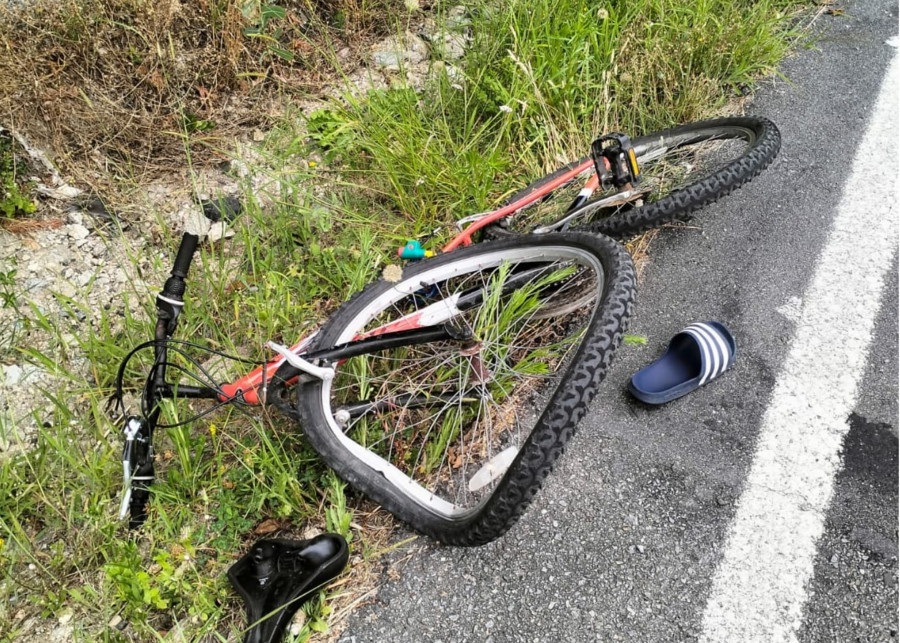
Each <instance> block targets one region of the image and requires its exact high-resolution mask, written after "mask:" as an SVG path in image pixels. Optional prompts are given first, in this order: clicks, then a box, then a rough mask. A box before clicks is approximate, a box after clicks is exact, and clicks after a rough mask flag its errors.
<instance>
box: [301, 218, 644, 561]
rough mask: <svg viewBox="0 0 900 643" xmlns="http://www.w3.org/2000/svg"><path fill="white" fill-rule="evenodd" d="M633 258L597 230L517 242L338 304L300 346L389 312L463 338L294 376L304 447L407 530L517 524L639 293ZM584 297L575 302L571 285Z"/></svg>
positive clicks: (419, 267) (363, 329) (468, 254)
mask: <svg viewBox="0 0 900 643" xmlns="http://www.w3.org/2000/svg"><path fill="white" fill-rule="evenodd" d="M634 284H635V278H634V270H633V265H632V263H631V259H630V257H629V256H628V254H627V253H626V252H625V251H624V250H623V249H622V248H621V246H619V245H618V244H616V243H615V242H613V241H612V240H610V239H609V238H607V237H601V236H593V235H586V234H558V235H545V236H529V237H516V238H511V239H506V240H502V241H496V242H491V243H484V244H477V245H474V246H471V247H468V248H462V249H459V250H456V251H453V252H450V253H447V254H445V255H440V256H438V257H435V258H433V259H428V260H425V261H421V262H418V263H415V264H411V265H409V266H407V267H405V268H404V270H403V276H402V278H401V280H400V281H398V282H396V283H392V282H387V281H379V282H378V283H375V284H373V285H371V286H369V287H368V288H367V289H365V290H364V291H362V292H361V293H359V294H358V295H357V296H356V297H354V298H353V299H351V300H350V301H348V302H347V303H346V304H345V305H344V306H343V307H342V308H341V309H339V310H338V312H337V313H336V314H335V315H334V316H333V317H332V318H331V319H330V320H329V321H328V322H327V323H326V324H325V326H324V327H323V328H322V330H321V331H320V332H319V334H318V336H317V340H316V345H315V346H314V347H312V348H311V351H315V350H319V349H324V348H329V347H333V346H337V345H340V344H343V343H346V342H349V341H352V340H353V339H354V338H358V337H360V336H362V335H367V334H368V335H371V334H374V333H376V332H377V330H378V329H382V328H384V327H385V325H387V324H391V323H396V322H397V321H398V320H401V319H402V320H404V323H405V322H406V321H409V320H416V321H417V322H418V323H419V324H420V325H432V324H440V323H447V322H449V323H452V324H454V325H455V326H456V327H457V328H465V329H466V330H467V331H468V336H469V339H467V340H466V341H456V340H453V341H450V340H448V341H441V342H433V343H429V344H420V345H416V346H404V347H401V348H395V349H390V350H386V351H383V352H379V353H375V354H367V355H362V356H357V357H353V358H351V359H349V360H346V361H344V362H342V363H338V364H334V365H333V366H334V367H335V369H336V375H335V378H334V379H333V380H331V381H320V380H316V381H313V382H309V383H305V384H301V385H300V386H299V387H298V392H297V406H298V410H299V414H300V418H301V426H302V428H303V431H304V432H305V433H306V435H307V437H308V439H309V442H310V444H311V445H312V446H313V448H314V449H315V450H316V451H317V452H318V453H319V454H320V455H321V457H322V458H323V459H324V460H325V461H326V462H327V463H328V464H329V465H330V466H331V467H332V468H334V470H335V471H336V472H337V473H338V474H339V475H340V476H341V477H343V478H344V479H345V480H347V481H348V482H350V483H351V484H352V485H353V486H354V487H356V488H357V489H359V490H360V491H362V492H363V493H365V494H367V495H368V496H369V497H371V498H372V499H373V500H375V501H376V502H378V503H379V504H381V505H382V506H383V507H384V508H385V509H387V510H388V511H390V512H391V513H393V514H394V515H395V516H397V517H398V518H399V519H401V520H403V521H405V522H407V523H408V524H410V525H411V526H412V527H413V528H415V529H417V530H419V531H421V532H423V533H425V534H428V535H430V536H432V537H433V538H436V539H437V540H440V541H442V542H445V543H448V544H453V545H480V544H483V543H486V542H489V541H491V540H493V539H495V538H497V537H498V536H500V535H501V534H503V533H504V532H505V531H506V530H507V529H508V528H509V527H510V526H511V525H512V524H513V523H514V522H515V521H516V519H517V518H518V517H519V515H520V514H521V513H522V511H523V510H524V509H525V507H526V506H527V505H528V504H529V502H530V501H531V499H532V497H533V496H534V494H535V493H536V492H537V490H538V488H539V487H540V485H541V483H542V481H543V479H544V478H545V477H546V475H547V474H548V473H549V472H550V470H551V467H552V466H553V463H554V462H555V461H556V459H557V458H558V457H559V456H560V455H561V454H562V452H563V448H564V447H565V444H566V442H567V441H568V440H569V438H570V437H571V436H572V435H573V433H574V431H575V427H576V426H577V424H578V422H579V420H580V419H581V418H582V417H583V415H584V413H585V410H586V407H587V404H588V403H589V402H590V401H591V399H592V398H593V396H594V394H595V393H596V391H597V387H598V385H599V383H600V381H601V380H602V379H603V377H604V376H605V374H606V371H607V369H608V367H609V365H610V363H611V361H612V358H613V354H614V352H615V350H616V348H617V347H618V345H619V343H620V342H621V339H622V335H623V333H624V331H625V327H626V324H627V321H628V318H629V315H630V313H631V309H632V305H633V297H634ZM585 289H586V290H589V291H592V292H593V293H594V296H593V297H588V298H587V299H586V301H585V303H584V304H583V305H581V306H580V307H579V308H578V309H576V310H571V309H570V308H569V307H567V306H564V305H561V303H560V302H561V301H563V300H568V299H571V298H572V297H573V296H574V295H575V294H576V293H574V292H573V291H574V290H578V291H582V290H585Z"/></svg>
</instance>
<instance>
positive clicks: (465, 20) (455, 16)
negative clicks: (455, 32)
mask: <svg viewBox="0 0 900 643" xmlns="http://www.w3.org/2000/svg"><path fill="white" fill-rule="evenodd" d="M471 22H472V21H471V20H469V16H468V15H467V14H466V8H465V7H464V6H462V5H456V6H454V7H450V8H449V9H448V10H447V17H446V18H445V19H444V24H445V25H447V28H448V29H462V28H464V27H468V26H469V25H470V24H471Z"/></svg>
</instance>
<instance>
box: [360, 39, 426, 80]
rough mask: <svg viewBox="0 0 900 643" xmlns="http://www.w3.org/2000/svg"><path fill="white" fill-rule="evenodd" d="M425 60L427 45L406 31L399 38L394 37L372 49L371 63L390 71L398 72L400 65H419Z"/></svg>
mask: <svg viewBox="0 0 900 643" xmlns="http://www.w3.org/2000/svg"><path fill="white" fill-rule="evenodd" d="M427 58H428V45H426V44H425V41H424V40H422V39H421V38H419V37H418V36H416V35H415V34H412V33H410V32H408V31H407V32H406V33H404V34H403V35H402V36H400V37H399V38H398V37H396V36H394V37H391V38H388V39H386V40H382V41H381V42H379V43H377V44H376V45H374V46H373V47H372V62H373V63H375V65H376V66H378V67H384V68H385V69H390V70H392V71H399V70H400V66H401V65H408V64H410V63H419V62H422V61H424V60H426V59H427Z"/></svg>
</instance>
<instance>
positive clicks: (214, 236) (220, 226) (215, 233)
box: [208, 221, 234, 242]
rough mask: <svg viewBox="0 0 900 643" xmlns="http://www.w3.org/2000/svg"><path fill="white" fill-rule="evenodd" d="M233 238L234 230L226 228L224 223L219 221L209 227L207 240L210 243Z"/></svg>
mask: <svg viewBox="0 0 900 643" xmlns="http://www.w3.org/2000/svg"><path fill="white" fill-rule="evenodd" d="M233 236H234V230H233V229H232V228H230V227H228V224H227V223H225V222H224V221H219V222H218V223H214V224H212V225H211V226H209V234H208V237H209V240H210V242H215V241H218V240H219V239H230V238H231V237H233Z"/></svg>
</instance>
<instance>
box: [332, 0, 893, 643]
mask: <svg viewBox="0 0 900 643" xmlns="http://www.w3.org/2000/svg"><path fill="white" fill-rule="evenodd" d="M897 13H898V11H897V5H896V3H894V2H891V1H886V0H864V1H861V2H856V3H853V4H850V5H847V7H846V13H845V14H844V15H841V16H838V17H828V16H823V17H822V18H821V19H820V20H821V21H820V23H819V25H820V26H821V27H826V28H827V29H828V31H827V33H825V34H824V35H823V36H822V37H821V38H820V39H818V40H817V42H816V44H815V47H814V48H808V49H803V50H801V51H799V52H798V53H797V54H796V55H795V56H794V57H793V58H791V59H789V60H787V61H786V62H785V63H784V65H783V67H782V73H783V74H784V76H785V77H786V78H787V80H785V79H781V78H780V79H774V80H771V81H769V82H766V83H764V84H763V86H762V87H761V88H760V90H759V91H758V92H757V94H756V96H755V98H754V100H753V102H752V103H751V104H749V105H748V106H747V112H748V113H753V114H760V115H763V116H766V117H768V118H770V119H772V120H773V121H774V122H776V123H777V124H778V126H779V128H780V130H781V132H782V136H783V145H782V152H781V154H780V155H779V158H778V160H777V161H776V162H775V163H774V164H773V165H772V167H771V168H770V169H769V170H767V171H766V172H765V173H763V175H761V176H760V177H759V178H757V179H756V180H755V181H754V182H752V183H751V184H750V185H748V186H746V187H744V188H743V189H742V190H740V191H739V192H738V193H736V194H734V195H731V196H729V197H728V198H726V199H724V200H722V201H721V202H720V203H718V204H715V205H713V206H710V207H708V208H706V209H704V210H703V211H702V212H700V213H698V214H697V215H696V216H695V217H694V218H693V220H692V221H691V222H690V223H691V227H690V228H687V229H681V230H673V229H667V230H665V231H663V233H662V234H660V235H659V237H658V238H657V240H656V241H655V243H654V246H653V247H652V251H651V255H652V260H651V263H650V265H649V266H648V268H647V269H646V271H645V275H644V279H643V282H642V284H641V289H640V292H639V299H638V308H637V313H636V316H635V318H634V320H633V322H632V327H631V332H633V333H636V334H639V335H643V336H646V337H647V338H648V340H649V341H648V344H647V345H646V346H643V347H640V346H637V347H636V346H626V347H623V348H622V349H621V351H620V354H619V356H618V357H617V363H616V365H615V367H614V369H613V371H612V373H611V375H610V377H609V378H608V380H607V382H606V383H605V384H604V386H603V387H602V389H601V392H600V395H599V396H598V400H597V401H596V402H595V403H594V405H593V407H592V409H591V412H590V413H589V414H588V418H587V419H586V420H585V421H584V422H583V423H582V426H581V427H580V428H579V432H578V434H577V435H576V437H575V438H574V439H573V441H572V443H571V444H570V446H569V449H568V452H567V454H566V456H565V457H564V458H563V459H562V462H561V464H560V465H559V466H558V468H557V470H556V471H555V472H554V474H553V475H551V477H550V478H549V479H548V482H547V483H546V484H545V486H544V489H543V490H542V491H541V493H540V494H539V495H538V497H537V499H536V500H535V502H534V503H533V504H532V506H531V508H530V509H529V510H528V511H527V512H526V514H525V516H524V517H523V518H522V520H521V521H520V522H519V524H518V525H517V526H516V527H514V528H513V529H512V530H511V531H510V532H509V533H508V534H507V535H506V536H505V537H503V538H502V539H501V540H499V541H498V542H495V543H492V544H490V545H488V546H485V547H482V548H479V549H473V550H466V549H455V548H449V547H440V546H437V545H434V544H432V543H430V542H428V541H427V539H424V538H420V539H419V540H417V541H415V542H414V543H413V544H411V545H407V546H405V547H404V548H402V550H401V551H398V552H397V553H396V556H395V557H394V558H392V559H391V561H398V560H400V559H401V558H402V559H406V560H405V562H403V563H402V564H397V565H396V566H394V568H393V570H392V571H394V572H396V574H397V575H398V576H399V579H398V580H394V581H391V582H388V583H386V584H385V585H384V586H383V587H382V589H381V591H380V593H379V594H378V597H377V600H376V601H375V602H374V603H372V604H371V605H369V606H367V607H365V608H363V609H361V610H360V611H359V612H358V613H357V614H356V616H355V617H354V618H353V620H352V621H351V623H350V625H349V627H348V629H347V630H346V631H345V632H344V634H343V635H342V637H341V639H340V640H341V641H344V642H346V643H371V642H375V641H385V642H387V641H391V642H403V641H410V642H413V641H414V642H419V641H435V642H436V641H442V642H443V643H449V642H450V641H494V642H497V643H499V642H501V641H636V642H656V641H658V642H664V641H665V642H672V641H694V640H704V641H706V640H724V639H723V638H722V635H716V634H711V631H712V630H711V628H710V625H709V623H708V622H706V621H705V620H704V619H705V618H706V619H709V618H710V617H709V614H708V613H707V612H708V611H709V605H711V604H712V603H713V602H714V600H715V599H717V595H718V594H719V593H721V592H722V591H723V587H722V581H721V580H720V581H719V583H718V584H716V581H715V578H716V574H717V569H718V570H719V572H718V573H719V574H722V573H723V572H722V568H723V567H725V566H726V562H725V561H726V559H727V558H728V555H727V553H726V552H727V551H728V548H729V546H730V545H729V543H730V540H729V538H730V534H732V532H733V531H734V530H735V529H737V528H736V527H735V526H734V523H735V521H736V520H737V518H736V516H737V514H738V512H739V511H740V510H741V507H744V505H745V504H746V503H747V502H748V501H747V500H746V499H742V494H744V493H745V491H746V488H745V487H746V486H747V482H746V481H747V479H748V476H749V475H751V469H752V467H753V463H754V458H755V457H756V451H757V445H758V442H759V441H760V440H761V439H762V438H761V432H762V431H763V430H764V418H765V417H766V414H767V410H768V409H769V406H770V404H771V403H772V399H773V395H775V389H776V386H777V385H778V383H779V382H780V381H781V380H780V378H782V377H783V374H782V370H783V366H784V364H785V360H787V359H788V356H789V351H790V348H791V346H792V344H793V343H794V342H795V335H796V334H797V333H799V332H800V329H798V328H797V325H798V321H797V314H798V310H799V308H800V307H801V305H802V300H803V297H804V295H805V293H806V291H807V288H808V286H809V284H810V281H811V280H812V279H813V275H814V274H815V271H816V266H817V260H818V258H819V257H820V254H821V253H822V252H823V248H824V247H825V246H826V243H827V242H828V240H829V231H830V229H831V227H832V222H833V221H834V220H835V218H836V217H837V213H838V208H839V204H840V203H841V201H842V196H843V195H844V190H845V186H846V184H847V181H848V176H849V174H850V173H851V167H852V164H853V159H854V156H855V155H856V154H857V151H858V150H857V147H858V145H859V143H860V141H861V140H862V138H863V135H864V132H865V130H866V127H867V123H868V122H869V119H870V117H871V115H872V111H873V106H874V103H875V101H876V97H877V96H878V94H879V89H880V87H881V84H882V80H883V78H884V76H885V73H886V71H887V69H888V65H889V63H890V61H891V60H892V58H893V57H894V56H895V55H896V54H897V49H896V45H890V44H887V42H886V41H888V40H889V39H891V38H896V36H897ZM895 120H896V114H895ZM894 178H895V179H896V177H894ZM895 201H896V199H895ZM896 206H897V204H896V202H894V203H882V204H880V207H882V208H883V216H885V217H894V219H895V220H896V218H897V216H898V212H897V209H896ZM894 236H895V237H896V233H894ZM893 243H894V246H893V247H894V248H896V239H895V240H894V242H893ZM893 257H894V258H893V259H888V261H887V262H886V280H885V285H884V287H883V288H881V292H880V296H881V302H882V303H881V306H880V312H878V313H877V316H876V317H875V324H874V328H873V329H872V331H871V333H868V332H867V333H866V335H867V338H866V339H867V340H868V339H871V344H870V346H869V352H868V356H867V359H866V361H865V363H864V368H862V378H861V380H860V382H859V395H858V398H854V401H855V403H854V405H853V408H852V410H851V412H850V413H849V414H848V417H847V418H846V420H847V422H846V425H847V426H848V427H849V430H848V431H846V435H845V436H843V437H842V439H843V454H842V458H841V459H840V461H839V464H840V466H838V468H837V470H838V473H837V476H836V477H835V478H834V494H833V497H831V501H830V503H828V504H827V505H826V507H825V508H824V510H823V512H822V514H823V515H822V518H823V520H822V521H820V522H821V523H822V532H821V535H820V537H817V538H816V540H815V541H814V552H812V553H813V555H812V556H811V557H810V572H811V573H810V574H809V578H808V579H803V578H801V579H799V580H797V582H796V585H797V587H799V588H801V589H802V597H801V600H800V602H799V603H798V604H797V609H799V610H802V611H801V612H800V617H799V619H800V621H799V622H800V625H799V626H798V627H793V629H791V628H790V627H788V626H786V627H787V629H786V630H785V631H783V632H780V633H777V634H776V633H773V634H771V635H762V636H760V635H757V636H750V635H747V636H740V635H736V636H732V637H731V638H730V640H736V641H737V640H772V641H775V640H790V641H799V642H802V643H807V642H809V643H813V642H815V643H818V642H825V641H835V642H850V641H860V642H888V641H895V640H897V631H896V628H897V600H898V590H897V588H898V577H897V570H898V566H897V565H898V564H897V525H898V515H897V506H898V505H897V502H898V492H897V487H898V476H897V470H898V469H897V468H898V462H897V444H898V441H897V426H898V410H897V400H898V379H897V378H898V375H897V362H898V346H897V337H898V293H897V288H898V286H897V263H896V254H894V255H893ZM706 319H719V320H721V321H723V322H725V323H726V324H727V325H728V326H729V327H730V328H731V329H732V331H733V332H734V334H735V336H736V338H737V341H738V351H739V353H738V359H737V361H736V364H735V368H734V369H733V370H732V371H731V372H729V374H728V375H726V376H725V377H723V378H721V379H720V380H717V381H716V382H714V383H712V384H711V385H709V386H707V387H704V388H703V389H701V390H699V391H697V392H696V393H694V394H691V395H689V396H687V397H685V398H682V399H681V400H679V401H677V402H674V403H671V404H669V405H666V406H664V407H660V408H651V407H646V406H642V405H639V404H638V403H636V402H634V401H633V400H632V399H630V397H629V396H628V395H627V393H625V390H624V387H625V384H626V382H627V381H628V378H629V376H630V374H631V373H633V372H634V371H635V370H637V369H638V368H640V367H642V366H643V365H645V364H647V363H648V362H650V361H651V360H652V359H654V358H655V357H656V356H657V355H658V354H659V353H660V352H661V351H662V350H663V349H664V348H665V345H666V343H667V342H668V339H669V338H670V337H671V336H672V335H673V334H675V333H676V332H678V331H679V330H680V329H681V328H683V327H684V326H686V325H687V324H689V323H691V322H693V321H698V320H706ZM831 394H832V392H831V391H830V390H820V391H814V392H811V393H810V395H811V398H810V399H812V400H813V401H815V400H818V399H822V400H823V401H824V400H827V399H828V398H829V396H830V395H831ZM786 430H790V427H786ZM829 480H830V478H829ZM760 529H761V530H771V533H772V534H774V535H778V532H779V530H784V529H791V521H790V520H787V521H781V522H779V521H774V522H773V523H772V524H770V525H763V526H761V527H760ZM781 535H782V536H783V535H784V534H781ZM788 536H790V534H788ZM797 542H798V552H799V551H800V549H801V546H800V545H801V541H800V539H799V538H798V541H797ZM411 552H412V553H414V555H413V556H412V557H408V554H409V553H411ZM784 555H785V557H786V562H785V563H784V565H783V566H782V564H781V562H780V559H779V558H778V557H773V560H771V561H766V565H767V566H766V567H765V569H766V572H765V573H766V574H769V573H771V574H772V576H773V579H772V583H773V588H774V587H775V586H776V584H777V582H778V581H777V578H776V577H777V576H779V574H780V575H782V576H783V575H784V573H783V572H785V570H786V569H788V565H789V559H790V558H791V555H792V552H790V551H788V552H786V553H785V554H784ZM386 564H388V565H390V564H392V562H390V561H389V562H388V563H386ZM781 567H784V569H781ZM791 569H792V568H791ZM747 575H748V574H747V573H744V577H746V576H747ZM741 580H742V582H743V581H746V582H749V583H756V584H757V585H760V584H762V586H763V587H765V583H766V582H768V581H767V577H766V576H765V575H763V576H761V577H760V578H749V579H748V578H742V579H741ZM782 580H783V579H782ZM728 589H729V588H728V587H725V588H724V590H725V591H727V590H728ZM732 589H733V588H732ZM735 591H737V590H735ZM774 591H775V590H774V589H773V592H774ZM738 598H740V595H739V594H738ZM754 600H756V599H754ZM745 607H746V608H747V609H748V610H751V611H752V610H754V609H756V606H754V605H748V606H745ZM705 615H706V616H705ZM782 617H783V618H784V620H785V623H789V622H790V617H789V615H778V616H777V618H776V617H773V622H775V621H776V620H778V619H781V618H782ZM792 637H793V638H792Z"/></svg>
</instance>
